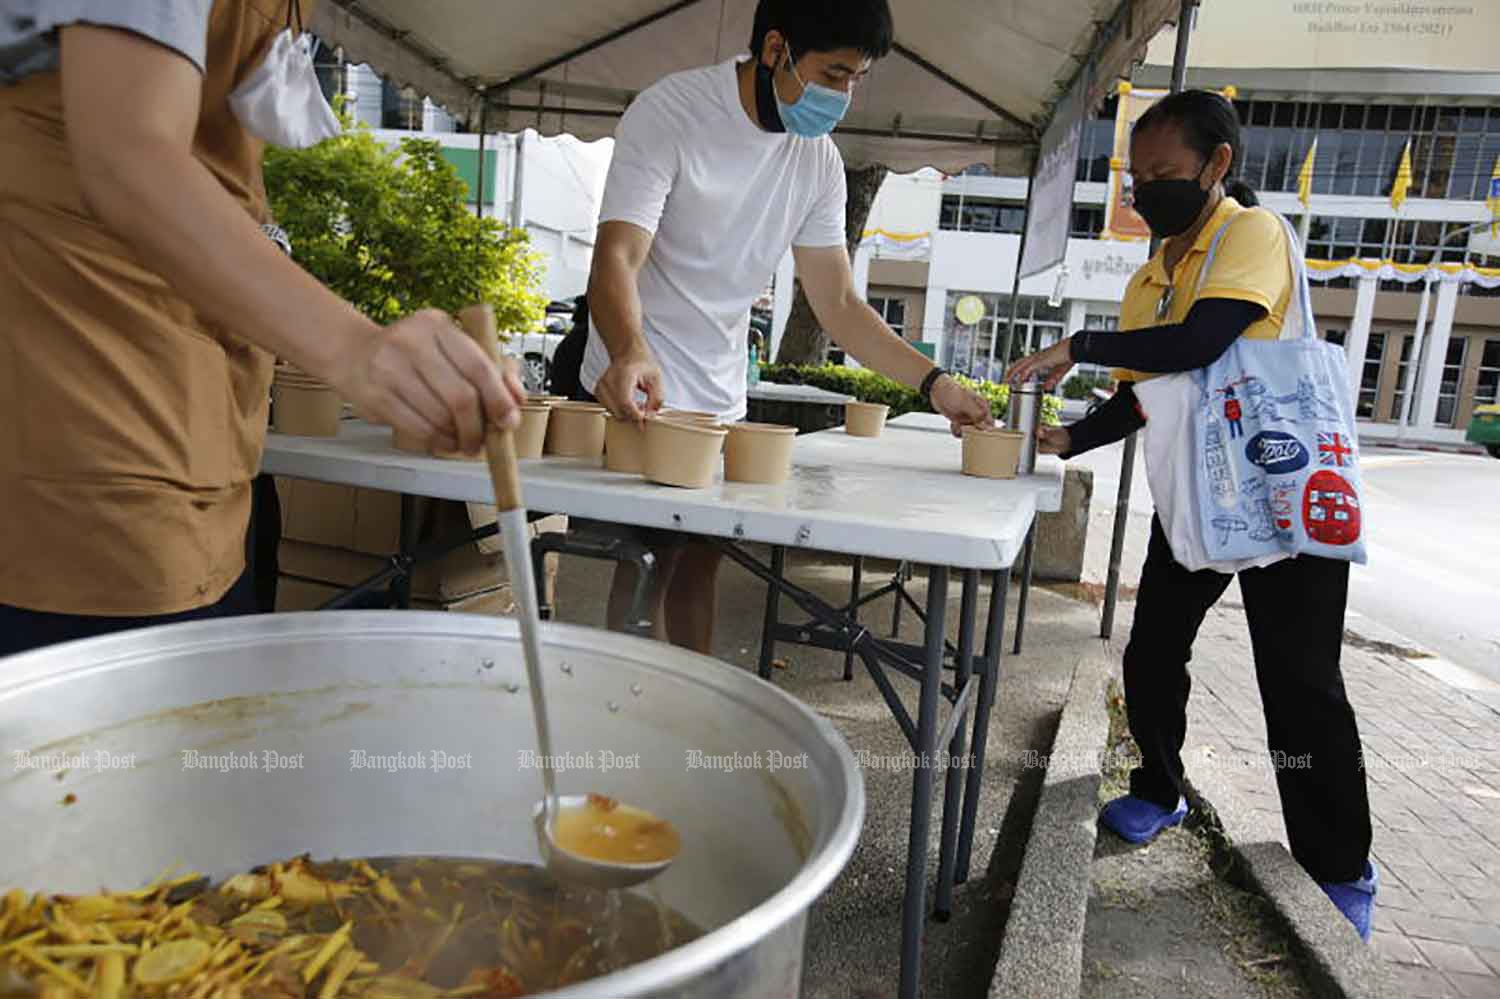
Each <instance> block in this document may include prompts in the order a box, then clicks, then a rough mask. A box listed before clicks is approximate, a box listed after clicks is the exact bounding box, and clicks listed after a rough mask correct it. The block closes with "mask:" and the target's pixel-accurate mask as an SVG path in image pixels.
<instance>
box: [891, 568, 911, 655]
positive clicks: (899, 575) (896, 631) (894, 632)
mask: <svg viewBox="0 0 1500 999" xmlns="http://www.w3.org/2000/svg"><path fill="white" fill-rule="evenodd" d="M906 569H907V565H906V563H905V562H898V563H896V580H895V582H896V603H895V605H894V606H893V607H891V637H892V638H900V637H901V603H902V600H901V593H902V591H901V586H902V584H904V583H905V582H906V581H907V579H909V578H910V577H909V576H908V575H907V571H906Z"/></svg>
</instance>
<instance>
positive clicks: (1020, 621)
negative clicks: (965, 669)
mask: <svg viewBox="0 0 1500 999" xmlns="http://www.w3.org/2000/svg"><path fill="white" fill-rule="evenodd" d="M1035 559H1036V518H1035V517H1033V518H1032V521H1031V530H1029V531H1027V532H1026V561H1025V562H1024V563H1023V564H1022V566H1021V601H1020V603H1018V604H1017V605H1016V647H1015V649H1014V650H1012V651H1014V652H1015V654H1016V655H1020V654H1021V640H1022V639H1023V638H1024V637H1025V635H1026V601H1027V599H1028V598H1029V597H1030V596H1031V565H1032V563H1033V562H1034V561H1035Z"/></svg>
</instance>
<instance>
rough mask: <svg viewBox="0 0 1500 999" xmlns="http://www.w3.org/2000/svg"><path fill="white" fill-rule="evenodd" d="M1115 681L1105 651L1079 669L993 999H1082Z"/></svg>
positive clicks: (1057, 739) (1028, 852)
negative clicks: (1109, 701)
mask: <svg viewBox="0 0 1500 999" xmlns="http://www.w3.org/2000/svg"><path fill="white" fill-rule="evenodd" d="M1109 676H1110V666H1109V663H1108V661H1107V659H1106V658H1105V656H1104V654H1103V650H1102V649H1101V650H1100V652H1098V653H1091V654H1090V655H1088V656H1085V657H1084V658H1083V659H1081V660H1079V662H1078V664H1077V665H1076V666H1075V667H1074V668H1073V682H1072V684H1071V686H1070V687H1069V689H1068V698H1067V701H1066V702H1065V703H1064V705H1063V710H1062V718H1061V719H1060V720H1059V722H1058V726H1057V735H1056V736H1055V737H1054V738H1053V740H1052V752H1051V755H1050V756H1049V758H1048V759H1047V761H1046V772H1045V776H1044V777H1043V779H1042V790H1041V795H1040V797H1039V799H1038V801H1037V808H1036V814H1035V816H1034V817H1033V819H1032V824H1031V834H1030V836H1029V837H1028V838H1027V841H1026V854H1025V857H1024V858H1023V860H1022V862H1021V875H1020V877H1019V878H1018V879H1017V883H1016V892H1015V896H1014V899H1013V901H1012V903H1011V910H1010V918H1009V920H1008V921H1007V923H1006V926H1005V941H1004V943H1003V944H1002V945H1001V950H1000V960H999V963H998V964H997V965H996V968H995V974H994V977H993V978H992V979H991V981H990V992H989V995H990V999H1036V997H1038V996H1047V997H1048V999H1076V997H1077V996H1078V993H1079V986H1080V983H1081V980H1082V977H1083V929H1084V919H1085V916H1086V915H1087V912H1088V900H1089V881H1090V878H1091V876H1092V867H1091V864H1092V861H1093V857H1094V840H1095V838H1096V835H1097V832H1098V819H1097V816H1098V811H1099V784H1100V782H1101V781H1102V779H1103V777H1102V775H1101V772H1100V767H1099V760H1100V755H1101V754H1102V752H1103V751H1104V748H1105V742H1106V741H1107V740H1108V738H1109V711H1108V708H1107V705H1106V702H1105V684H1106V683H1107V681H1108V678H1109Z"/></svg>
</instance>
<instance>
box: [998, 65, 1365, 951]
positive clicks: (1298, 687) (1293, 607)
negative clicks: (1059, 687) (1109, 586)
mask: <svg viewBox="0 0 1500 999" xmlns="http://www.w3.org/2000/svg"><path fill="white" fill-rule="evenodd" d="M1239 151H1240V129H1239V121H1238V119H1237V117H1236V115H1235V111H1234V107H1233V105H1231V104H1230V103H1229V102H1228V101H1227V100H1225V99H1224V98H1223V97H1220V96H1219V95H1218V94H1214V93H1210V92H1208V91H1202V90H1196V91H1186V92H1183V93H1179V94H1174V95H1172V96H1169V97H1167V98H1164V99H1163V100H1162V101H1160V102H1159V103H1157V104H1156V105H1155V106H1154V107H1152V108H1151V109H1150V110H1149V111H1147V112H1146V114H1145V115H1143V116H1142V117H1141V119H1140V121H1139V122H1138V123H1137V125H1136V127H1135V132H1134V134H1133V135H1132V136H1131V150H1130V159H1131V163H1130V171H1131V175H1132V177H1133V179H1134V191H1135V208H1136V211H1138V212H1139V213H1140V214H1141V217H1142V218H1144V219H1145V220H1146V222H1147V224H1148V225H1150V227H1151V231H1152V232H1153V233H1154V234H1155V235H1156V236H1158V237H1160V238H1162V239H1163V240H1164V242H1163V243H1162V247H1161V249H1160V251H1158V252H1157V254H1156V255H1155V256H1153V257H1152V258H1151V260H1150V261H1148V262H1147V263H1146V264H1145V266H1143V267H1142V268H1141V269H1140V270H1139V271H1137V272H1136V274H1135V276H1134V277H1133V278H1132V279H1131V282H1130V286H1129V288H1128V289H1127V290H1126V293H1125V299H1124V301H1123V303H1122V304H1121V307H1120V328H1121V332H1120V333H1095V332H1088V333H1080V334H1077V335H1075V336H1073V337H1070V338H1068V339H1065V340H1063V341H1062V342H1061V343H1059V344H1057V345H1055V346H1053V347H1050V348H1048V349H1047V350H1044V351H1041V352H1040V353H1037V354H1033V355H1032V356H1031V357H1028V358H1025V359H1024V360H1022V361H1021V362H1019V363H1018V364H1017V365H1016V366H1015V367H1014V368H1013V369H1012V370H1011V371H1010V372H1009V373H1008V375H1007V377H1008V378H1010V379H1011V380H1013V381H1021V380H1024V379H1026V378H1028V377H1030V376H1032V375H1033V374H1034V373H1037V372H1040V371H1044V370H1049V369H1050V374H1049V375H1048V376H1047V382H1046V385H1047V387H1048V388H1050V387H1052V386H1053V385H1055V384H1056V383H1057V382H1058V381H1059V380H1060V379H1061V378H1062V376H1063V375H1064V374H1065V373H1066V372H1067V370H1068V369H1069V368H1070V367H1072V365H1073V363H1074V362H1076V361H1088V362H1091V363H1096V364H1111V365H1118V366H1119V367H1120V369H1121V370H1118V371H1117V372H1116V374H1117V377H1118V378H1119V379H1120V390H1119V391H1118V392H1117V393H1116V394H1115V396H1114V398H1113V399H1112V400H1111V401H1110V402H1109V403H1107V404H1105V405H1104V406H1102V407H1100V408H1099V409H1098V410H1097V411H1096V412H1095V413H1094V414H1093V415H1091V416H1089V417H1086V418H1085V419H1084V420H1082V421H1080V422H1079V423H1075V424H1073V425H1072V426H1070V427H1056V428H1044V429H1043V430H1041V431H1040V432H1039V435H1038V436H1039V437H1040V449H1041V450H1043V451H1045V452H1049V453H1053V454H1061V455H1063V456H1064V457H1071V456H1073V455H1078V454H1082V453H1083V452H1085V451H1088V450H1091V449H1092V448H1095V447H1099V446H1100V445H1103V444H1108V443H1112V442H1113V441H1117V440H1120V439H1121V438H1123V437H1125V436H1127V435H1128V434H1130V433H1132V432H1133V431H1135V430H1137V429H1139V428H1140V427H1141V426H1143V425H1144V423H1145V416H1144V415H1143V414H1142V413H1141V412H1140V410H1139V407H1138V406H1137V404H1136V398H1135V392H1134V389H1133V387H1132V386H1133V384H1134V383H1135V382H1137V381H1141V380H1143V379H1146V378H1149V377H1152V375H1153V374H1159V373H1167V372H1175V371H1190V370H1193V369H1196V368H1201V367H1204V366H1205V365H1207V364H1209V363H1211V362H1212V361H1214V360H1215V359H1217V358H1218V357H1219V355H1220V354H1222V353H1223V352H1224V351H1225V350H1226V349H1227V348H1228V347H1229V345H1230V344H1231V343H1233V342H1234V340H1235V339H1236V338H1237V337H1241V336H1247V337H1257V338H1267V339H1274V338H1276V337H1277V336H1279V335H1280V332H1281V325H1282V321H1283V319H1284V318H1285V315H1286V310H1287V305H1288V303H1289V301H1290V298H1291V295H1292V291H1293V287H1292V277H1291V267H1290V258H1289V253H1291V252H1299V251H1298V248H1296V247H1294V246H1291V245H1289V242H1290V241H1289V240H1288V238H1287V235H1286V231H1285V228H1284V227H1283V225H1282V224H1281V221H1280V220H1279V219H1277V218H1276V217H1275V216H1274V215H1272V214H1271V213H1270V212H1268V211H1266V210H1265V209H1261V208H1255V207H1253V206H1254V205H1255V204H1256V200H1255V195H1254V193H1253V192H1252V191H1250V189H1249V188H1248V187H1246V186H1245V185H1244V184H1243V183H1240V182H1238V181H1234V180H1232V179H1231V178H1232V177H1233V173H1234V168H1235V165H1236V162H1237V160H1238V159H1239ZM1225 226H1228V227H1229V228H1228V229H1227V230H1225V231H1224V236H1223V238H1222V240H1221V241H1220V246H1219V249H1218V252H1217V255H1216V257H1215V259H1214V263H1213V267H1212V268H1211V271H1210V273H1209V274H1207V275H1206V276H1203V277H1202V280H1201V281H1200V275H1201V272H1202V270H1203V266H1204V262H1205V260H1206V259H1207V256H1208V251H1209V247H1210V244H1211V243H1212V242H1213V240H1214V237H1215V236H1216V235H1217V234H1218V233H1219V232H1220V230H1221V229H1224V227H1225ZM1235 404H1237V402H1231V403H1230V405H1235ZM1230 418H1231V420H1233V416H1231V417H1230ZM1182 432H1184V433H1186V432H1187V428H1186V427H1183V428H1182ZM1230 579H1231V577H1230V576H1228V575H1225V574H1223V573H1218V572H1213V571H1201V572H1191V571H1189V570H1188V569H1186V568H1184V567H1183V566H1182V565H1181V564H1180V563H1179V562H1178V561H1177V559H1176V558H1175V557H1174V556H1173V554H1172V549H1171V546H1170V544H1169V543H1168V541H1167V537H1166V534H1165V533H1164V532H1163V530H1162V525H1161V522H1160V520H1158V519H1157V518H1155V517H1153V518H1152V525H1151V543H1150V548H1149V550H1148V552H1147V555H1146V564H1145V566H1144V568H1143V569H1142V571H1141V584H1140V592H1139V596H1138V597H1137V602H1136V610H1135V622H1134V625H1133V627H1132V629H1131V634H1130V642H1129V644H1128V645H1127V647H1126V649H1125V657H1124V660H1125V661H1124V672H1125V706H1126V712H1127V714H1128V716H1129V719H1130V730H1131V734H1132V735H1134V736H1135V740H1136V743H1137V744H1138V745H1139V746H1140V750H1141V764H1140V766H1139V767H1137V768H1136V769H1135V771H1134V772H1132V773H1131V775H1130V794H1128V795H1126V796H1124V797H1121V798H1117V799H1115V800H1114V801H1111V802H1110V803H1109V804H1108V805H1106V806H1105V807H1104V810H1103V811H1102V812H1101V813H1100V821H1101V822H1102V823H1103V824H1104V825H1105V826H1107V827H1108V828H1110V829H1112V830H1113V831H1115V832H1116V833H1118V834H1119V835H1120V836H1121V837H1123V838H1125V839H1127V840H1129V841H1131V842H1136V843H1144V842H1147V841H1149V840H1150V839H1152V838H1154V837H1155V836H1156V835H1157V834H1158V833H1159V832H1161V831H1162V830H1163V829H1165V828H1167V827H1169V826H1172V825H1176V824H1177V823H1179V822H1181V821H1182V819H1183V817H1184V815H1185V814H1186V812H1187V807H1186V804H1185V802H1184V798H1183V789H1184V781H1183V768H1182V757H1181V752H1182V743H1183V737H1184V735H1185V733H1186V730H1187V699H1188V691H1189V689H1190V688H1191V681H1190V679H1189V677H1188V671H1187V664H1188V661H1189V660H1190V658H1191V656H1192V648H1193V640H1194V638H1195V637H1196V635H1197V632H1198V627H1199V625H1200V624H1202V622H1203V617H1204V615H1205V614H1206V613H1207V612H1208V609H1209V608H1210V607H1212V606H1213V605H1214V603H1215V602H1216V601H1217V600H1218V599H1219V597H1220V596H1221V595H1222V594H1223V593H1224V590H1225V589H1226V588H1227V587H1228V586H1229V583H1230ZM1239 580H1240V589H1241V591H1242V592H1243V594H1244V599H1245V617H1246V619H1247V621H1248V623H1249V626H1250V636H1251V641H1252V644H1253V647H1254V650H1255V669H1256V679H1257V680H1258V682H1259V686H1260V693H1261V700H1262V702H1263V704H1264V710H1265V715H1266V730H1267V735H1268V741H1269V744H1270V749H1271V753H1272V759H1273V760H1274V761H1276V764H1277V766H1276V783H1277V788H1278V790H1279V791H1280V795H1281V806H1282V813H1283V815H1284V817H1285V821H1286V828H1287V836H1288V839H1289V841H1290V843H1291V848H1292V855H1293V856H1295V857H1296V858H1297V861H1298V862H1299V863H1300V864H1302V866H1303V867H1304V868H1306V870H1307V871H1308V873H1309V874H1311V875H1312V877H1313V878H1314V879H1315V880H1317V881H1318V882H1319V884H1320V885H1321V886H1322V888H1323V890H1324V891H1325V892H1326V893H1327V894H1328V896H1329V897H1330V898H1331V899H1332V900H1333V902H1334V903H1335V904H1336V905H1337V906H1338V907H1339V909H1340V911H1342V912H1343V913H1344V915H1345V916H1347V917H1348V918H1349V920H1350V922H1352V923H1353V924H1354V926H1355V928H1356V929H1357V930H1358V931H1359V933H1360V935H1361V936H1362V937H1364V938H1365V939H1369V933H1370V916H1371V910H1372V908H1373V904H1374V896H1375V889H1376V882H1377V877H1376V873H1375V868H1374V866H1373V865H1372V864H1371V863H1370V861H1369V850H1370V807H1369V800H1368V797H1367V794H1366V787H1365V774H1364V769H1363V767H1362V764H1361V750H1360V740H1359V730H1358V727H1357V725H1356V722H1355V718H1354V709H1353V708H1352V707H1351V706H1350V705H1349V701H1348V698H1347V697H1346V696H1345V692H1344V681H1343V676H1342V674H1341V672H1340V668H1339V654H1340V650H1341V648H1342V645H1343V631H1344V606H1345V602H1346V599H1347V596H1348V586H1349V563H1348V562H1342V561H1335V560H1332V559H1325V558H1317V557H1314V556H1306V555H1304V556H1301V557H1298V558H1287V559H1284V560H1281V561H1278V562H1275V563H1273V564H1270V565H1266V566H1264V567H1261V568H1255V569H1247V570H1245V571H1243V572H1241V573H1239Z"/></svg>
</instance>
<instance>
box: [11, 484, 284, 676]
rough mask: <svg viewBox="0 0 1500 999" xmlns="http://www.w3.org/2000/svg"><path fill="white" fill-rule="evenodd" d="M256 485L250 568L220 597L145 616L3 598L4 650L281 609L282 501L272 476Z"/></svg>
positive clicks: (248, 553)
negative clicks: (44, 607)
mask: <svg viewBox="0 0 1500 999" xmlns="http://www.w3.org/2000/svg"><path fill="white" fill-rule="evenodd" d="M252 488H253V489H254V492H253V493H252V497H251V513H250V525H249V528H248V530H247V531H246V532H245V561H246V568H245V571H244V573H243V574H241V576H240V578H239V579H238V580H236V581H235V583H234V585H233V586H231V587H230V588H229V592H227V593H225V594H224V596H223V597H222V598H220V599H219V601H218V602H217V603H213V604H210V605H209V606H207V607H198V608H195V609H193V610H190V611H183V612H182V613H180V614H160V615H150V616H145V617H101V616H96V615H90V614H56V613H52V612H49V611H35V610H28V609H26V608H24V607H12V606H9V605H7V604H0V656H9V655H15V654H17V653H21V652H28V651H30V650H32V649H40V648H43V647H44V646H48V645H56V644H57V643H59V642H70V641H73V640H74V639H79V638H95V637H97V636H99V635H108V634H113V633H114V632H117V631H130V630H132V629H135V628H148V627H151V626H153V625H158V624H176V623H178V622H181V621H203V620H208V619H212V618H221V617H235V616H238V615H241V614H269V613H270V612H271V611H273V610H275V609H276V571H277V558H276V549H277V545H278V544H279V543H280V540H281V504H280V502H279V500H278V498H277V495H276V483H275V481H274V480H273V479H272V478H271V476H269V475H262V476H260V477H258V478H257V479H256V480H255V482H254V484H253V487H252Z"/></svg>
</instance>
